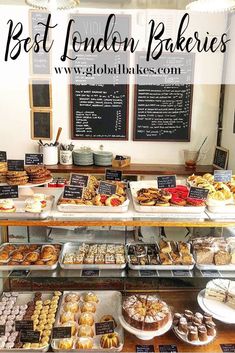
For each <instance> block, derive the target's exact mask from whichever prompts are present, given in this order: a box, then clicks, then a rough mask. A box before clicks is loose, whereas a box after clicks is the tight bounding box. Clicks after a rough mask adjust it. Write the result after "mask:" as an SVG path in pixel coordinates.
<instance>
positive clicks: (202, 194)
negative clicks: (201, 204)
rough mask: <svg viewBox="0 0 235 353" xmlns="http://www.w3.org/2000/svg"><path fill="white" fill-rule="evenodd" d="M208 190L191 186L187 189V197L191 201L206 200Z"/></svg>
mask: <svg viewBox="0 0 235 353" xmlns="http://www.w3.org/2000/svg"><path fill="white" fill-rule="evenodd" d="M208 193H209V190H207V189H203V188H197V187H196V186H191V188H190V189H189V195H188V197H190V198H191V199H197V200H206V199H207V195H208Z"/></svg>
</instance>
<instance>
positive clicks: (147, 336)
mask: <svg viewBox="0 0 235 353" xmlns="http://www.w3.org/2000/svg"><path fill="white" fill-rule="evenodd" d="M119 321H120V323H121V325H122V327H123V328H124V329H125V330H126V331H128V332H130V333H132V334H133V335H135V336H136V337H137V338H139V339H140V340H144V341H148V340H151V339H153V338H154V337H158V336H162V335H164V333H166V332H167V331H169V330H170V329H171V326H172V317H171V318H170V320H169V321H168V323H167V324H166V325H165V326H163V327H162V328H160V329H159V330H156V331H143V330H138V329H136V328H134V327H132V326H131V325H129V324H128V323H127V322H126V320H125V319H124V317H123V316H122V315H120V316H119Z"/></svg>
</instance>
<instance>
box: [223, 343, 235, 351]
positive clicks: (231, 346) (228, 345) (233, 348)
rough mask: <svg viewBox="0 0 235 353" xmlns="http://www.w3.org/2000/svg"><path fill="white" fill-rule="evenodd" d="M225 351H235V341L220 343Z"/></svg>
mask: <svg viewBox="0 0 235 353" xmlns="http://www.w3.org/2000/svg"><path fill="white" fill-rule="evenodd" d="M220 347H221V349H222V352H223V353H234V352H235V344H234V343H224V344H221V345H220Z"/></svg>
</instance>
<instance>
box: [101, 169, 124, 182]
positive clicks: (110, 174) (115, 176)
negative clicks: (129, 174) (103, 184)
mask: <svg viewBox="0 0 235 353" xmlns="http://www.w3.org/2000/svg"><path fill="white" fill-rule="evenodd" d="M105 179H106V180H112V181H121V180H122V171H121V170H115V169H106V170H105Z"/></svg>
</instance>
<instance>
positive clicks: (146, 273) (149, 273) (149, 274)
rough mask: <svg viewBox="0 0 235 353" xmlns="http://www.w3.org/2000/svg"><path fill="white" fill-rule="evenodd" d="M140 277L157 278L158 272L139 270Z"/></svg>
mask: <svg viewBox="0 0 235 353" xmlns="http://www.w3.org/2000/svg"><path fill="white" fill-rule="evenodd" d="M139 275H140V277H157V276H158V272H157V271H156V270H140V271H139Z"/></svg>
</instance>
